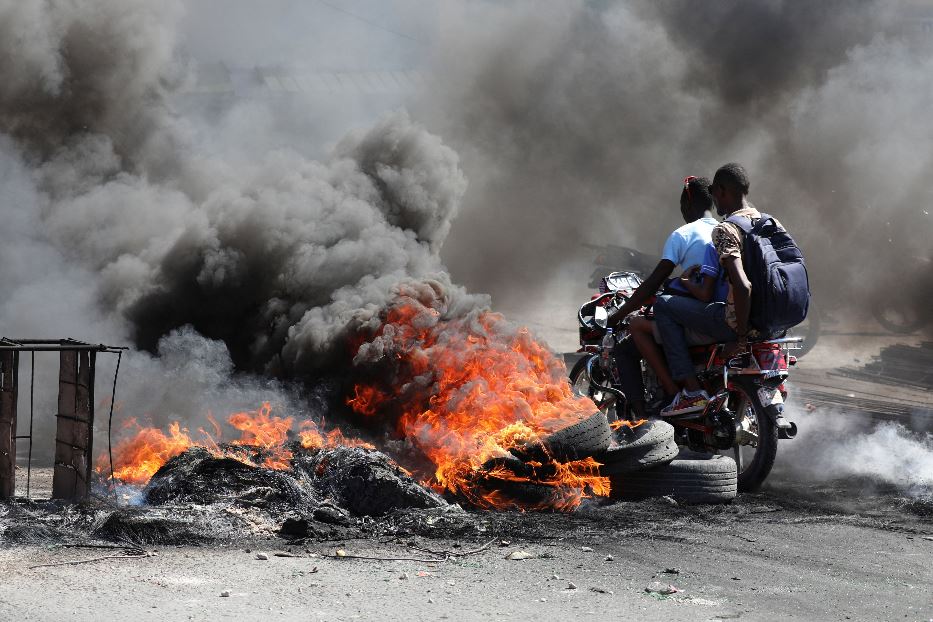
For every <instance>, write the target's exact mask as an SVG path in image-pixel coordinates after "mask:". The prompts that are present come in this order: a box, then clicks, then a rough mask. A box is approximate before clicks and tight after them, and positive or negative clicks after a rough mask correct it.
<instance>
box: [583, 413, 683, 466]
mask: <svg viewBox="0 0 933 622" xmlns="http://www.w3.org/2000/svg"><path fill="white" fill-rule="evenodd" d="M613 437H614V438H613V442H612V444H611V445H610V446H609V448H608V449H607V450H606V451H604V452H601V453H599V454H596V456H594V457H595V459H596V461H597V462H599V463H600V464H602V465H603V466H602V467H601V468H600V472H601V473H602V474H603V475H615V474H619V473H630V472H632V471H641V470H643V469H647V468H650V467H652V466H655V465H658V464H665V463H667V462H670V461H671V460H673V459H674V458H676V457H677V451H678V448H677V444H676V443H675V442H674V427H673V426H672V425H671V424H669V423H667V422H666V421H646V422H645V423H642V424H641V425H639V426H637V427H635V428H625V427H622V428H619V429H618V430H616V431H615V432H614V433H613Z"/></svg>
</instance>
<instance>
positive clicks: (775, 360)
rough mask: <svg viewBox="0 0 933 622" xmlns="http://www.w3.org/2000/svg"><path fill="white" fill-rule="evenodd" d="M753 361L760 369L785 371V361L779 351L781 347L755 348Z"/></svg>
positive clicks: (776, 345)
mask: <svg viewBox="0 0 933 622" xmlns="http://www.w3.org/2000/svg"><path fill="white" fill-rule="evenodd" d="M754 352H755V360H756V361H758V367H759V368H760V369H787V359H786V358H785V357H784V353H783V352H782V351H781V346H780V345H778V344H775V345H773V346H770V345H769V346H768V347H765V348H755V350H754Z"/></svg>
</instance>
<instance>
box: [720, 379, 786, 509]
mask: <svg viewBox="0 0 933 622" xmlns="http://www.w3.org/2000/svg"><path fill="white" fill-rule="evenodd" d="M737 390H738V395H737V396H736V397H737V400H736V402H737V403H736V405H735V410H734V411H733V412H735V416H736V424H737V427H738V426H741V427H746V426H747V428H748V431H749V432H751V433H753V434H754V435H756V436H757V440H756V441H755V444H754V445H750V444H746V443H743V442H742V439H741V438H737V439H736V444H735V445H733V447H732V451H731V453H729V454H727V455H730V456H731V457H732V458H733V459H734V460H735V464H736V470H737V473H738V488H739V492H755V491H756V490H758V489H759V488H760V487H761V485H762V484H763V483H764V481H765V479H767V477H768V474H769V473H771V468H772V467H773V466H774V460H775V458H776V457H777V443H778V429H777V424H776V423H775V418H774V417H771V416H770V414H769V413H768V412H766V411H765V408H773V406H767V407H765V406H762V405H761V402H760V401H759V400H758V396H757V395H756V394H752V393H751V392H750V391H749V390H748V389H746V388H744V387H737ZM743 423H744V424H745V425H744V426H743V425H742V424H743ZM736 434H737V436H740V435H742V432H741V431H737V433H736Z"/></svg>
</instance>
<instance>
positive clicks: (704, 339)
mask: <svg viewBox="0 0 933 622" xmlns="http://www.w3.org/2000/svg"><path fill="white" fill-rule="evenodd" d="M651 332H652V334H654V340H655V341H657V342H658V343H661V333H660V331H658V324H657V322H653V323H652V326H651ZM684 334H685V336H686V337H687V345H688V346H691V348H690V349H691V350H693V346H708V345H714V344H715V343H716V340H715V339H713V338H712V337H710V336H709V335H704V334H703V333H698V332H697V331H695V330H693V329H691V328H684ZM704 349H705V348H704Z"/></svg>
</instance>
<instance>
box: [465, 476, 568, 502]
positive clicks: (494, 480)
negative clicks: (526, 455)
mask: <svg viewBox="0 0 933 622" xmlns="http://www.w3.org/2000/svg"><path fill="white" fill-rule="evenodd" d="M473 483H474V485H475V486H476V489H475V490H474V491H473V492H472V494H470V495H463V494H461V497H462V500H463V501H464V502H466V504H468V505H472V506H474V507H479V508H484V509H492V507H493V506H492V505H491V503H490V502H489V501H488V499H489V498H490V497H491V496H493V495H494V496H495V498H496V503H495V507H496V508H497V509H500V510H519V511H523V510H527V509H537V510H547V509H559V508H560V502H561V500H562V498H563V492H564V491H563V489H561V488H559V487H555V486H548V485H547V484H538V483H535V482H533V481H527V480H512V479H505V478H500V477H496V476H494V475H489V474H481V475H479V476H477V477H476V479H475V480H474V482H473ZM477 493H478V494H477Z"/></svg>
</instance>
